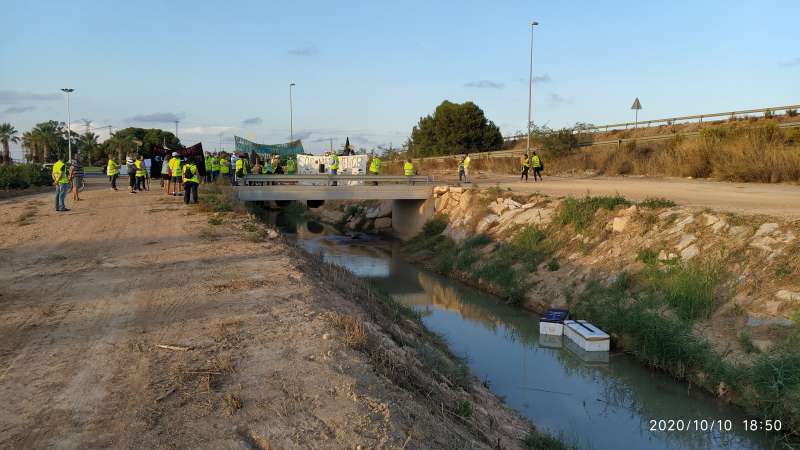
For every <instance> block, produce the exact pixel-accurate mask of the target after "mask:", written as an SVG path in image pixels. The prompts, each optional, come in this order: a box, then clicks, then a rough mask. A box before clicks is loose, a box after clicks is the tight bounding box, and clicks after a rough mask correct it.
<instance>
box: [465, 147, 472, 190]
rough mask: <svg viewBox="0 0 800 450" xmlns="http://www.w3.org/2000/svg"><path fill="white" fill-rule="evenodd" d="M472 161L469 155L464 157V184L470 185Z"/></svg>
mask: <svg viewBox="0 0 800 450" xmlns="http://www.w3.org/2000/svg"><path fill="white" fill-rule="evenodd" d="M471 161H472V160H471V159H470V158H469V153H467V155H466V156H465V157H464V182H465V183H469V163H470V162H471Z"/></svg>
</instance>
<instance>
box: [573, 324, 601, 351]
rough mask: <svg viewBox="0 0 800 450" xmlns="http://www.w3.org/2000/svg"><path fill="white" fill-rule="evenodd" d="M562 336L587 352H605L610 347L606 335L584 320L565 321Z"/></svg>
mask: <svg viewBox="0 0 800 450" xmlns="http://www.w3.org/2000/svg"><path fill="white" fill-rule="evenodd" d="M564 334H565V335H566V336H567V337H568V338H569V339H570V340H571V341H572V342H574V343H576V344H577V345H578V347H580V348H582V349H584V350H586V351H587V352H607V351H608V350H609V349H610V347H611V338H610V337H609V336H608V334H606V333H605V332H604V331H603V330H601V329H599V328H597V327H596V326H594V325H592V324H591V323H589V322H587V321H585V320H565V321H564Z"/></svg>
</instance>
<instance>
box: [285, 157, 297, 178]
mask: <svg viewBox="0 0 800 450" xmlns="http://www.w3.org/2000/svg"><path fill="white" fill-rule="evenodd" d="M296 173H297V161H296V160H295V159H294V156H289V159H288V160H287V161H286V174H287V175H295V174H296Z"/></svg>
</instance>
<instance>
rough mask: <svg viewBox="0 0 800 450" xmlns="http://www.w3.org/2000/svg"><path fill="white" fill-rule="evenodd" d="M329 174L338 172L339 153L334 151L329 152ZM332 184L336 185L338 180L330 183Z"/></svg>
mask: <svg viewBox="0 0 800 450" xmlns="http://www.w3.org/2000/svg"><path fill="white" fill-rule="evenodd" d="M330 169H331V175H337V174H338V173H339V155H337V154H336V152H332V153H331V167H330ZM331 185H332V186H338V185H339V182H338V181H334V182H333V183H331Z"/></svg>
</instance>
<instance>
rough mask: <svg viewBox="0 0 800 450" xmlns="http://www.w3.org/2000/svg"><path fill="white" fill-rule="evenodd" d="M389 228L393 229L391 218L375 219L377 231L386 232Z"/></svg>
mask: <svg viewBox="0 0 800 450" xmlns="http://www.w3.org/2000/svg"><path fill="white" fill-rule="evenodd" d="M387 228H392V218H391V217H381V218H378V219H375V229H376V230H385V229H387Z"/></svg>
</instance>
